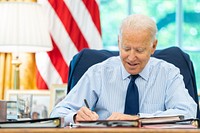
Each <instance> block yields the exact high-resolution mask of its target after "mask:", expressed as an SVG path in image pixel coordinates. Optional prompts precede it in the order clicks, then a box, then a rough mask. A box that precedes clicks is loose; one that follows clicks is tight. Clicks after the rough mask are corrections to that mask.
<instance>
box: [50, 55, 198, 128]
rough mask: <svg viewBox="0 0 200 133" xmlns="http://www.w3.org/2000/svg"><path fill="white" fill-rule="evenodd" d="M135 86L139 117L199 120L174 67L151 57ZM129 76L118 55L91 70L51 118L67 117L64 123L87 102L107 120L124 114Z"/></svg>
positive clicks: (55, 108)
mask: <svg viewBox="0 0 200 133" xmlns="http://www.w3.org/2000/svg"><path fill="white" fill-rule="evenodd" d="M139 75H140V76H139V77H138V78H137V79H136V81H135V83H136V85H137V87H138V91H139V106H140V107H139V114H140V116H141V117H144V116H162V115H177V114H178V115H180V114H181V115H184V116H185V118H196V112H197V105H196V103H195V102H194V100H193V99H192V97H191V96H190V95H189V93H188V91H187V89H186V88H185V85H184V82H183V76H182V75H181V74H180V71H179V69H178V68H177V67H175V66H174V65H172V64H170V63H167V62H166V61H163V60H160V59H156V58H154V57H151V58H150V60H149V62H148V63H147V65H146V66H145V68H144V69H143V71H142V72H140V73H139ZM129 76H130V74H129V73H128V72H127V71H126V70H125V68H124V67H123V64H122V62H121V59H120V57H119V56H117V57H110V58H109V59H107V60H105V61H103V62H101V63H98V64H95V65H93V66H92V67H90V68H89V69H88V70H87V72H85V74H84V75H83V76H82V77H81V79H80V80H79V82H78V83H77V84H76V85H75V86H74V88H73V89H72V90H71V91H70V93H69V94H68V95H67V96H66V97H65V98H64V99H63V100H62V101H61V102H60V103H58V104H57V105H56V106H55V107H54V109H53V111H52V112H51V115H50V117H58V116H59V117H64V120H65V124H67V123H69V122H72V123H73V116H74V114H76V112H77V111H78V110H79V109H80V108H81V107H82V106H85V105H84V99H87V101H88V104H89V106H90V107H91V108H92V109H93V111H95V112H96V113H97V114H98V115H99V119H100V120H101V119H107V118H108V117H109V116H110V115H111V114H112V112H120V113H123V112H124V106H125V99H126V92H127V87H128V84H129V82H130V79H129Z"/></svg>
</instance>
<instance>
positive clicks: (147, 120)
mask: <svg viewBox="0 0 200 133" xmlns="http://www.w3.org/2000/svg"><path fill="white" fill-rule="evenodd" d="M183 119H184V116H183V115H171V116H150V117H142V118H140V122H141V123H142V124H153V123H165V122H168V121H178V120H183Z"/></svg>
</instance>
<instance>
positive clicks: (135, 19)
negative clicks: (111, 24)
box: [119, 14, 157, 41]
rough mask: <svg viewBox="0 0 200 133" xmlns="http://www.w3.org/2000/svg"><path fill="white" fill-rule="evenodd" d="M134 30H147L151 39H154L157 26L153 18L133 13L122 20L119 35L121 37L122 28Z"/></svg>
mask: <svg viewBox="0 0 200 133" xmlns="http://www.w3.org/2000/svg"><path fill="white" fill-rule="evenodd" d="M127 28H128V29H130V30H134V31H135V32H137V31H138V32H140V31H147V32H149V33H150V35H151V36H150V37H151V38H152V41H154V40H155V39H156V33H157V26H156V23H155V21H154V20H153V19H151V18H150V17H148V16H145V15H142V14H133V15H130V16H128V17H127V18H125V19H124V20H123V21H122V24H121V27H120V31H119V37H120V39H121V37H122V34H123V30H124V29H127Z"/></svg>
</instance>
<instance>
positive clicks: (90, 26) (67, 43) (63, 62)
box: [36, 0, 102, 89]
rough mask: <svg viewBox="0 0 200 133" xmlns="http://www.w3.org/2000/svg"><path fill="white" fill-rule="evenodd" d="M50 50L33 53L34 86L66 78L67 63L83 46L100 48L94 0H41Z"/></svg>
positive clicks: (100, 39)
mask: <svg viewBox="0 0 200 133" xmlns="http://www.w3.org/2000/svg"><path fill="white" fill-rule="evenodd" d="M42 4H43V5H44V9H45V11H46V12H45V13H46V14H48V22H49V30H50V35H51V39H52V43H53V47H54V48H53V50H52V51H50V52H47V53H37V54H36V66H37V87H38V88H39V89H49V88H50V87H51V85H52V84H63V83H67V81H68V71H69V64H70V61H71V59H72V58H73V56H74V55H75V54H76V53H78V52H79V51H80V50H82V49H83V48H92V49H102V38H101V26H100V13H99V1H98V0H45V2H43V3H42Z"/></svg>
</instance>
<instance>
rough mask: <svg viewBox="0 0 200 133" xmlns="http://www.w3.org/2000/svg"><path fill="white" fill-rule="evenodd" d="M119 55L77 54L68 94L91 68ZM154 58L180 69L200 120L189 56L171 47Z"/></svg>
mask: <svg viewBox="0 0 200 133" xmlns="http://www.w3.org/2000/svg"><path fill="white" fill-rule="evenodd" d="M117 55H119V52H118V51H108V50H93V49H83V50H82V51H80V52H79V53H78V54H76V55H75V56H74V57H73V59H72V61H71V62H70V67H69V76H68V88H67V93H68V92H69V91H70V90H71V89H72V88H73V87H74V85H75V84H76V83H77V82H78V80H79V79H80V78H81V76H82V75H83V74H84V73H85V71H86V70H87V69H88V68H89V67H90V66H92V65H94V64H96V63H99V62H102V61H104V60H106V59H107V58H109V57H111V56H117ZM152 56H153V57H156V58H159V59H163V60H165V61H167V62H169V63H172V64H174V65H175V66H176V67H178V68H179V69H180V72H181V74H182V75H183V77H184V82H185V86H186V88H187V89H188V91H189V94H190V95H191V96H192V98H193V99H194V100H195V102H196V103H197V105H198V111H197V117H198V118H200V111H199V100H198V94H197V86H196V80H195V73H194V68H193V63H192V61H191V60H190V57H189V55H188V54H187V53H185V52H183V51H182V50H181V49H180V48H178V47H170V48H166V49H162V50H156V51H155V53H154V54H153V55H152Z"/></svg>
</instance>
